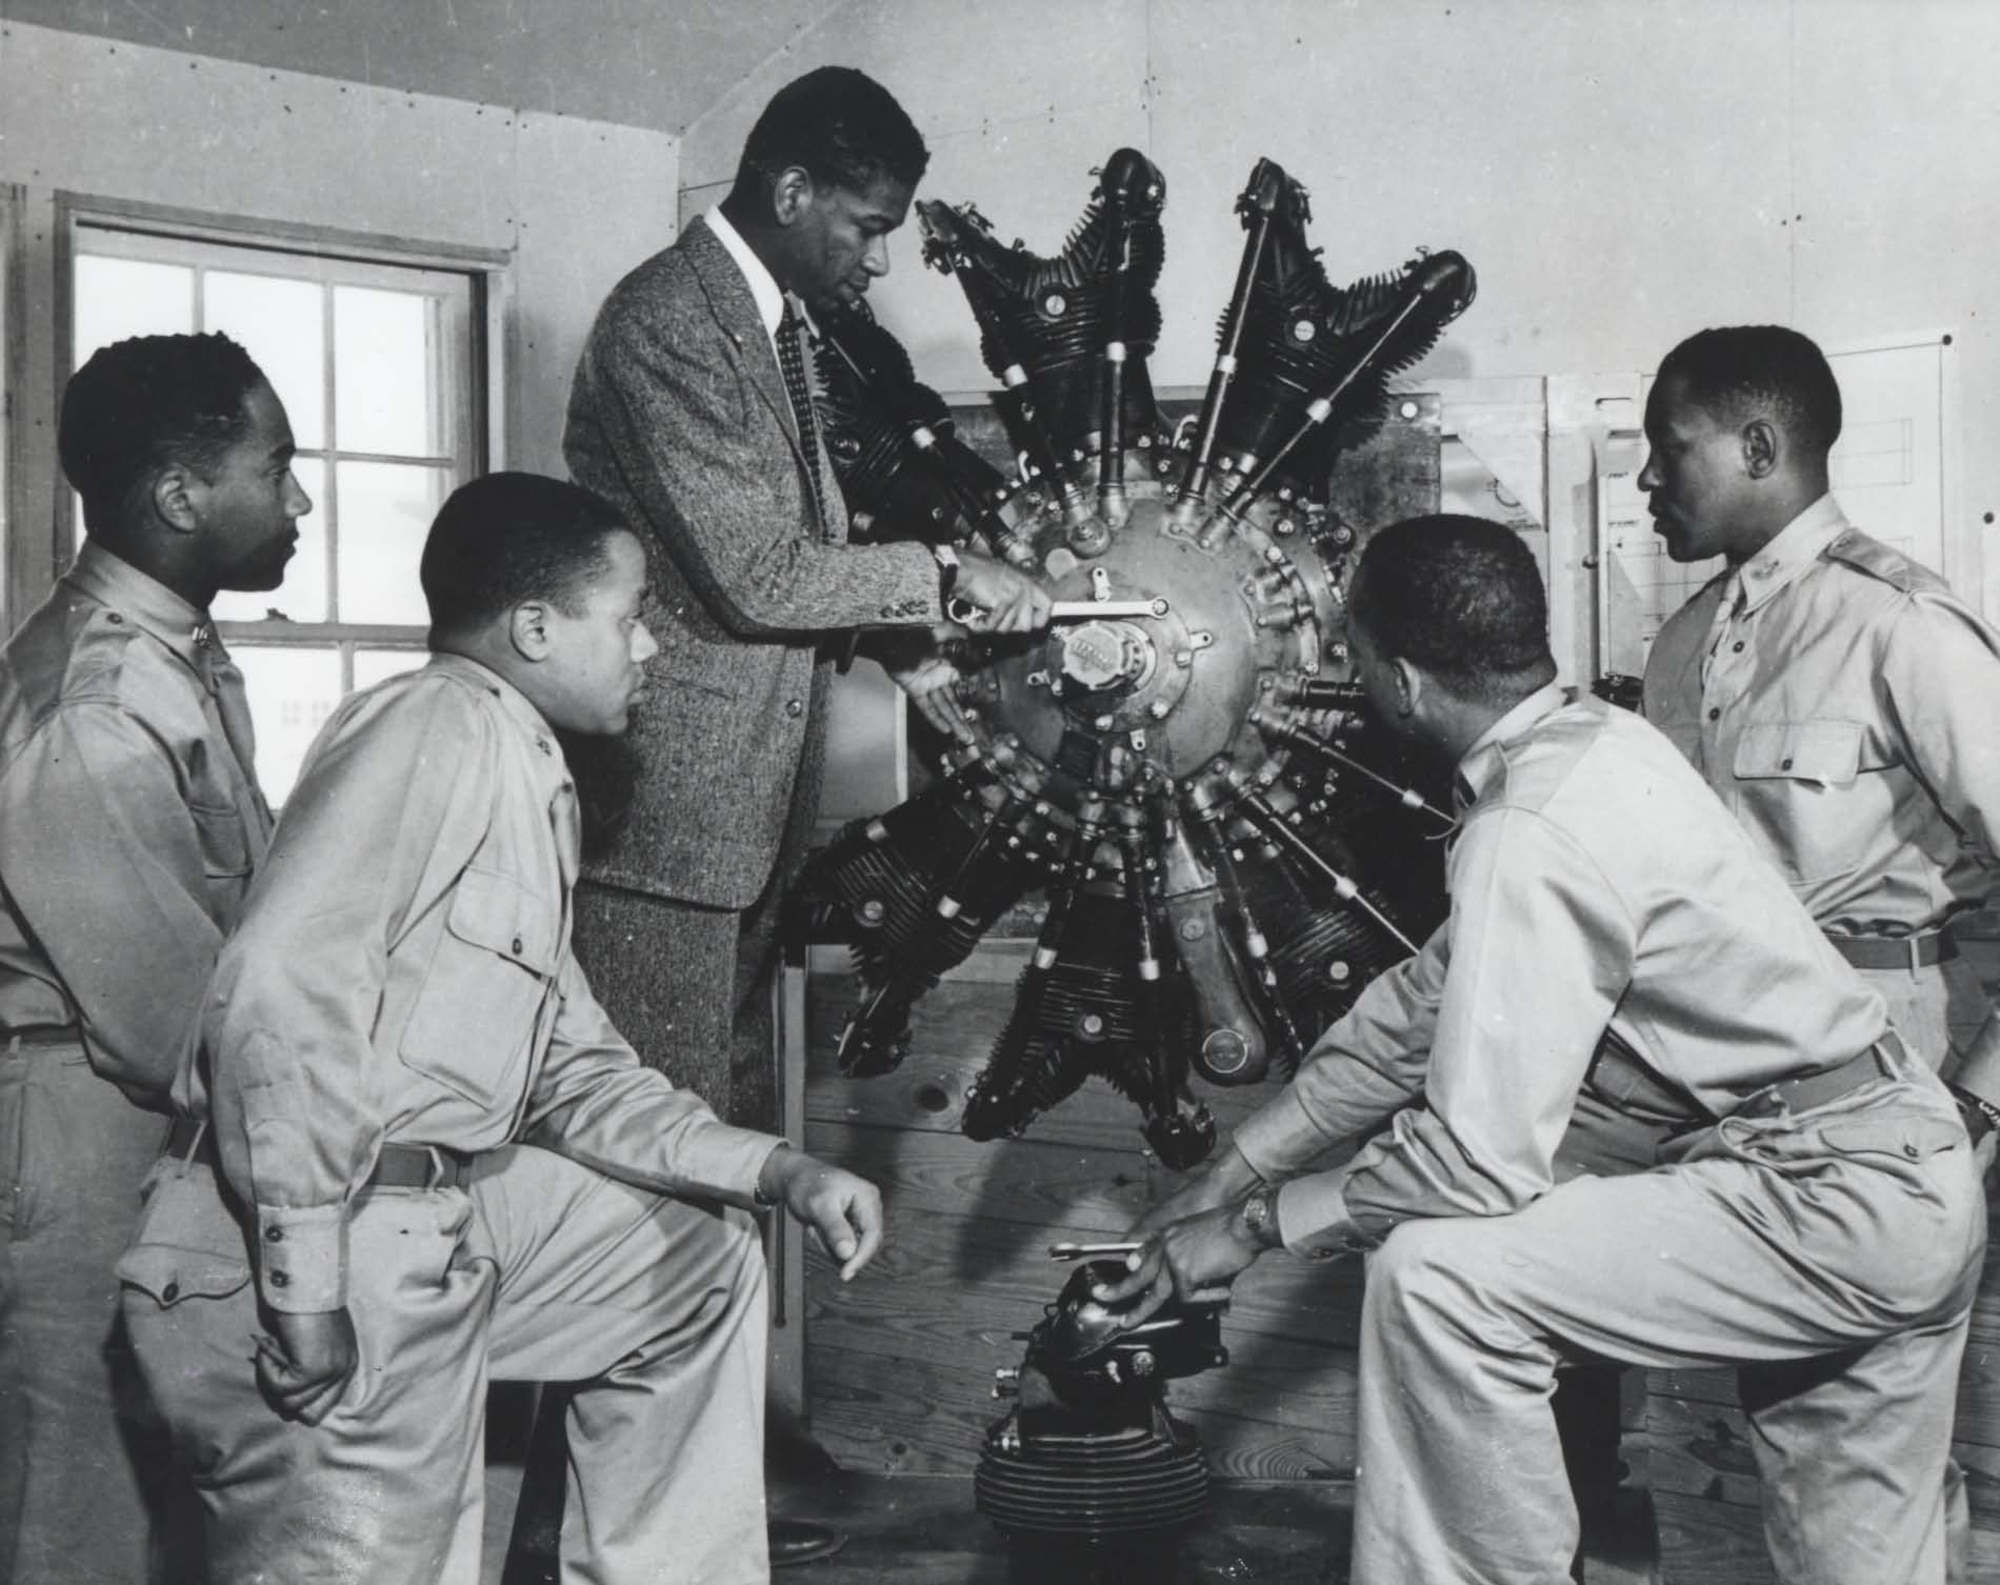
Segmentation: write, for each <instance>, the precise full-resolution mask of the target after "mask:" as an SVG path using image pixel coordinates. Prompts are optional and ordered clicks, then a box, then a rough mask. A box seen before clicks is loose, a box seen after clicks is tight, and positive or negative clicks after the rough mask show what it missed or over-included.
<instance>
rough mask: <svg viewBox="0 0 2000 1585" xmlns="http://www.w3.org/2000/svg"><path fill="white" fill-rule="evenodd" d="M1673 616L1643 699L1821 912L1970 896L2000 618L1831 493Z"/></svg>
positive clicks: (1884, 924) (1924, 909)
mask: <svg viewBox="0 0 2000 1585" xmlns="http://www.w3.org/2000/svg"><path fill="white" fill-rule="evenodd" d="M1740 587H1741V589H1742V598H1741V601H1740V603H1738V602H1737V601H1736V600H1734V599H1733V598H1732V599H1731V601H1730V607H1729V608H1725V606H1724V596H1725V594H1726V593H1727V594H1730V595H1732V596H1733V594H1734V588H1733V586H1732V579H1731V576H1730V575H1729V574H1726V573H1725V574H1723V575H1720V576H1718V577H1717V578H1716V579H1714V580H1713V581H1712V582H1711V583H1709V584H1708V585H1707V586H1706V587H1705V588H1704V589H1702V591H1701V592H1700V593H1699V594H1697V595H1696V596H1695V597H1694V598H1693V599H1692V600H1690V601H1689V602H1688V603H1687V604H1686V605H1685V606H1683V607H1682V608H1681V609H1680V610H1679V611H1677V612H1675V613H1674V615H1673V616H1672V617H1671V618H1669V619H1668V621H1667V624H1666V626H1665V627H1663V628H1662V629H1661V630H1660V635H1659V637H1658V638H1657V639H1656V640H1655V641H1654V644H1653V651H1652V654H1651V656H1650V657H1649V659H1648V660H1647V663H1646V682H1645V713H1646V717H1647V719H1648V720H1650V721H1652V722H1653V723H1654V724H1655V725H1656V726H1658V727H1659V729H1660V730H1661V731H1662V732H1664V733H1666V734H1667V736H1668V737H1670V738H1672V739H1673V741H1674V744H1675V746H1676V747H1678V748H1679V749H1680V750H1681V752H1682V753H1684V754H1686V755H1687V757H1688V759H1689V760H1690V761H1691V762H1692V763H1693V765H1694V767H1695V769H1696V770H1697V771H1699V772H1700V773H1701V775H1702V777H1703V779H1704V780H1705V781H1707V783H1708V784H1709V786H1711V787H1712V788H1714V789H1715V792H1716V795H1717V796H1718V797H1719V798H1721V800H1722V801H1723V803H1724V804H1725V805H1726V806H1727V807H1728V809H1729V812H1730V813H1731V814H1733V815H1735V816H1736V818H1737V819H1738V820H1739V821H1741V822H1742V824H1743V827H1744V829H1745V830H1747V831H1748V832H1749V833H1750V837H1751V840H1752V841H1753V842H1754V843H1755V844H1756V846H1757V849H1758V851H1759V852H1761V853H1763V854H1764V855H1765V857H1766V858H1767V859H1769V860H1770V861H1771V862H1773V863H1775V864H1776V865H1777V866H1778V868H1779V869H1780V870H1781V871H1782V872H1783V873H1784V875H1785V878H1786V879H1787V880H1788V881H1790V882H1791V885H1792V889H1793V891H1794V892H1795V893H1797V895H1798V898H1799V900H1800V901H1801V902H1802V903H1804V904H1805V906H1806V909H1807V911H1808V912H1810V913H1811V914H1812V916H1813V918H1815V919H1817V920H1818V921H1819V923H1820V925H1821V927H1822V928H1823V929H1825V930H1826V931H1827V932H1829V933H1830V934H1833V935H1838V936H1890V937H1895V936H1908V935H1912V934H1915V933H1917V932H1920V931H1928V930H1935V929H1937V928H1938V927H1940V926H1941V925H1943V924H1944V923H1945V921H1946V920H1948V919H1949V918H1950V917H1951V916H1952V915H1953V914H1955V913H1959V912H1963V911H1965V910H1967V909H1972V908H1977V907H1978V906H1980V904H1981V903H1983V902H1984V901H1985V897H1986V892H1987V889H1988V887H1989V886H1990V884H1991V882H1992V875H1991V870H1990V867H1989V866H1990V863H1991V858H1990V855H1991V854H1992V853H1993V852H1994V851H1995V847H1994V839H1995V835H1996V833H2000V637H1996V635H1995V634H1994V631H1993V629H1992V628H1990V627H1988V626H1987V625H1986V623H1984V622H1983V621H1981V620H1980V619H1979V617H1977V616H1976V615H1974V614H1973V612H1972V611H1970V610H1969V609H1967V607H1966V606H1965V605H1964V604H1962V603H1961V602H1960V601H1959V600H1958V599H1956V598H1955V597H1954V596H1953V595H1952V593H1951V591H1950V590H1949V589H1948V588H1946V586H1945V584H1944V582H1943V580H1941V579H1940V578H1938V577H1937V576H1936V575H1935V574H1934V573H1931V572H1929V571H1927V570H1926V569H1925V568H1923V567H1920V566H1919V565H1917V564H1916V563H1915V562H1913V561H1910V560H1909V559H1908V558H1907V557H1905V556H1902V555H1900V554H1898V553H1897V552H1895V551H1893V550H1890V549H1889V548H1888V547H1887V546H1885V545H1882V544H1880V543H1878V542H1877V541H1875V540H1872V539H1870V538H1868V537H1867V536H1866V535H1865V534H1862V533H1860V532H1858V531H1857V530H1855V529H1854V528H1853V527H1852V526H1850V525H1849V523H1848V522H1847V520H1846V518H1845V517H1844V516H1843V515H1842V513H1841V510H1840V506H1839V504H1838V503H1837V502H1836V501H1835V500H1834V498H1833V497H1832V496H1831V495H1826V496H1822V497H1821V498H1820V499H1819V500H1818V501H1817V502H1815V503H1814V504H1813V505H1812V506H1810V507H1808V508H1807V509H1806V510H1805V511H1804V512H1802V513H1801V514H1800V515H1799V516H1798V517H1797V518H1795V519H1794V520H1793V521H1792V522H1791V523H1790V524H1789V525H1787V526H1786V527H1785V528H1784V529H1783V530H1782V531H1781V532H1780V533H1779V534H1778V536H1777V537H1776V538H1775V539H1773V540H1772V541H1771V542H1770V543H1769V544H1768V545H1766V546H1765V547H1764V549H1763V550H1762V551H1760V552H1759V553H1758V554H1757V555H1756V556H1754V557H1752V558H1751V559H1750V560H1749V561H1747V562H1746V563H1744V565H1743V567H1742V568H1741V579H1740Z"/></svg>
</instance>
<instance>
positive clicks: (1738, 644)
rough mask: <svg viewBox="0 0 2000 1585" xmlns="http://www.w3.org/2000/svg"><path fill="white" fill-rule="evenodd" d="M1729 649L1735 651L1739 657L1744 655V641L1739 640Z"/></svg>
mask: <svg viewBox="0 0 2000 1585" xmlns="http://www.w3.org/2000/svg"><path fill="white" fill-rule="evenodd" d="M1729 647H1730V648H1731V649H1732V650H1734V651H1735V652H1736V653H1737V654H1738V655H1740V654H1742V653H1743V640H1742V639H1740V638H1739V639H1738V640H1737V641H1736V642H1735V643H1734V644H1732V645H1730V646H1729Z"/></svg>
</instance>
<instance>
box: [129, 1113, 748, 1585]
mask: <svg viewBox="0 0 2000 1585" xmlns="http://www.w3.org/2000/svg"><path fill="white" fill-rule="evenodd" d="M235 1228H236V1223H235V1220H234V1217H233V1215H232V1213H231V1211H230V1210H229V1209H228V1208H227V1207H226V1206H225V1205H224V1203H223V1201H222V1199H221V1197H220V1195H219V1193H218V1190H217V1187H216V1183H215V1179H214V1176H213V1174H212V1172H211V1171H210V1169H208V1168H207V1167H206V1166H202V1165H188V1164H184V1163H180V1162H166V1163H163V1164H162V1166H161V1169H160V1173H159V1175H158V1176H157V1177H156V1178H155V1180H154V1183H153V1185H152V1190H151V1198H150V1200H149V1203H148V1207H147V1215H146V1221H145V1225H144V1226H143V1227H142V1229H141V1234H140V1239H139V1242H138V1243H137V1244H136V1245H135V1246H134V1249H133V1251H132V1253H131V1254H130V1255H129V1256H128V1257H127V1259H126V1261H125V1262H124V1263H123V1265H122V1266H121V1268H120V1274H121V1275H122V1276H123V1277H124V1278H125V1280H126V1289H125V1298H124V1305H125V1314H126V1318H127V1324H128V1326H129V1327H130V1329H131V1334H132V1340H133V1344H134V1347H135V1348H136V1350H137V1352H138V1356H139V1360H140V1363H141V1365H142V1367H143V1368H144V1371H145V1374H146V1380H147V1383H148V1385H149V1386H150V1387H151V1389H152V1391H153V1393H154V1394H155V1396H156V1398H157V1399H158V1401H159V1403H160V1405H161V1408H162V1410H163V1411H164V1413H165V1414H166V1416H167V1419H168V1421H169V1422H170V1423H171V1424H172V1426H173V1428H174V1431H175V1434H176V1436H177V1438H178V1439H179V1441H180V1443H181V1446H182V1448H183V1450H184V1453H185V1455H186V1456H187V1458H188V1460H189V1462H190V1464H191V1465H192V1466H193V1471H194V1475H195V1478H196V1482H197V1484H198V1485H199V1487H200V1488H201V1492H202V1497H203V1500H204V1502H205V1503H206V1505H207V1509H208V1534H209V1552H210V1566H211V1569H212V1580H213V1582H214V1585H252V1582H256V1585H334V1582H339V1585H434V1582H442V1585H476V1582H477V1581H478V1578H479V1570H480V1556H479V1552H480V1546H479V1543H480V1526H481V1503H482V1497H483V1480H482V1460H481V1441H482V1431H483V1426H484V1418H485V1412H486V1388H487V1383H488V1381H489V1380H528V1381H579V1382H582V1383H583V1385H582V1386H581V1387H580V1388H579V1389H578V1390H577V1392H576V1393H575V1394H574V1396H573V1397H572V1399H571V1400H570V1404H569V1409H568V1416H569V1424H568V1433H569V1449H570V1456H569V1494H568V1503H567V1507H566V1512H565V1518H564V1523H563V1536H562V1571H561V1578H562V1580H563V1581H564V1582H565V1585H640V1582H644V1585H764V1582H765V1581H767V1580H768V1578H769V1565H768V1561H767V1558H766V1551H765V1537H764V1523H765V1518H764V1495H763V1414H764V1403H763V1398H764V1377H763V1370H764V1349H765V1295H764V1266H763V1258H762V1254H761V1252H760V1249H759V1246H758V1242H757V1238H756V1234H755V1231H754V1230H753V1229H752V1228H751V1226H750V1225H749V1223H748V1220H747V1219H746V1218H744V1217H742V1216H741V1215H739V1214H737V1213H734V1212H730V1213H724V1212H721V1211H718V1210H713V1209H708V1208H703V1207H699V1206H695V1205H690V1204H686V1203H683V1202H681V1201H677V1200H672V1199H667V1198H664V1197H661V1196H659V1195H654V1194H650V1193H646V1192H644V1191H641V1190H638V1189H633V1188H629V1187H627V1186H625V1185H623V1184H619V1183H616V1182H613V1181H612V1180H611V1179H609V1178H606V1177H604V1176H602V1175H601V1174H599V1173H596V1172H593V1171H590V1170H589V1169H587V1168H584V1167H581V1166H578V1165H577V1164H575V1163H573V1162H571V1161H568V1160H566V1159H565V1158H563V1157H560V1156H556V1155H553V1154H551V1153H549V1152H547V1151H542V1150H536V1149H532V1148H528V1147H522V1146H515V1147H509V1148H507V1149H503V1150H498V1151H494V1152H492V1153H491V1154H489V1155H487V1156H484V1157H482V1158H480V1161H479V1163H478V1164H477V1167H476V1169H475V1175H474V1178H473V1181H472V1183H471V1184H470V1186H469V1187H468V1188H466V1189H432V1190H376V1191H372V1192H370V1193H367V1194H364V1195H362V1196H360V1197H359V1198H357V1199H356V1201H355V1202H354V1206H353V1210H352V1212H351V1215H350V1219H349V1222H348V1310H349V1313H350V1314H351V1315H352V1317H353V1320H354V1324H355V1330H356V1332H357V1334H358V1337H359V1343H360V1360H361V1364H360V1370H359V1372H358V1373H357V1375H356V1378H355V1379H354V1381H353V1382H352V1383H350V1385H349V1386H348V1388H347V1390H346V1392H345V1394H344V1395H343V1397H342V1398H341V1400H340V1403H339V1404H338V1406H337V1407H336V1408H335V1409H334V1411H333V1412H332V1413H331V1414H330V1415H329V1416H328V1417H327V1418H326V1420H324V1421H323V1422H322V1423H321V1424H320V1425H318V1426H317V1427H307V1426H302V1425H297V1424H292V1423H288V1422H286V1421H284V1420H281V1419H279V1418H278V1417H277V1415H276V1414H275V1413H273V1412H272V1410H271V1409H270V1407H269V1406H268V1405H267V1404H266V1403H265V1402H264V1400H263V1398H262V1397H261V1396H260V1395H259V1393H258V1391H257V1387H256V1383H255V1380H254V1377H253V1375H252V1369H251V1358H252V1354H253V1351H254V1343H255V1338H256V1335H257V1333H258V1332H259V1330H260V1329H261V1327H260V1322H259V1318H258V1309H257V1304H256V1300H255V1290H254V1288H253V1287H252V1286H250V1285H248V1284H247V1282H245V1283H240V1284H239V1285H236V1286H234V1287H229V1284H230V1282H231V1281H232V1280H233V1279H234V1278H235V1277H237V1276H243V1277H247V1269H246V1268H243V1267H242V1266H241V1264H240V1256H241V1251H242V1244H241V1235H240V1233H237V1234H236V1239H237V1241H236V1243H235V1244H234V1246H233V1247H234V1249H235V1251H236V1253H237V1255H238V1258H239V1264H238V1266H237V1269H236V1271H235V1272H234V1273H232V1272H230V1271H228V1270H227V1269H225V1268H221V1267H218V1266H217V1265H216V1264H215V1259H216V1256H215V1255H214V1254H212V1253H204V1251H205V1250H206V1251H214V1250H216V1249H217V1247H218V1246H223V1247H227V1238H226V1237H224V1236H221V1235H223V1234H224V1233H225V1232H234V1231H235ZM222 1288H229V1291H226V1292H217V1291H215V1290H218V1289H222ZM190 1290H193V1292H192V1294H191V1293H190ZM204 1290H206V1291H204Z"/></svg>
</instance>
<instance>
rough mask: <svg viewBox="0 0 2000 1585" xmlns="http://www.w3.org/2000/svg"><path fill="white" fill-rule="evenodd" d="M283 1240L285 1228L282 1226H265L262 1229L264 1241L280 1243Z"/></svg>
mask: <svg viewBox="0 0 2000 1585" xmlns="http://www.w3.org/2000/svg"><path fill="white" fill-rule="evenodd" d="M284 1241H285V1230H284V1229H283V1228H282V1227H267V1228H265V1229H264V1242H265V1243H267V1244H282V1243H283V1242H284Z"/></svg>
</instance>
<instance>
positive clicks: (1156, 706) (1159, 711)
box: [1147, 699, 1173, 721]
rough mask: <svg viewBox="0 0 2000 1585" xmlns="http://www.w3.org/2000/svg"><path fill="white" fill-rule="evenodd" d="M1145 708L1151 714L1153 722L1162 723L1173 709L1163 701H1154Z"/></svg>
mask: <svg viewBox="0 0 2000 1585" xmlns="http://www.w3.org/2000/svg"><path fill="white" fill-rule="evenodd" d="M1147 708H1148V709H1149V710H1150V711H1151V712H1152V715H1153V719H1154V720H1155V721H1164V720H1166V718H1167V712H1168V711H1169V710H1171V709H1173V706H1172V705H1171V704H1169V703H1168V702H1167V701H1166V700H1164V699H1155V700H1154V701H1153V702H1152V704H1150V705H1149V706H1147Z"/></svg>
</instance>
